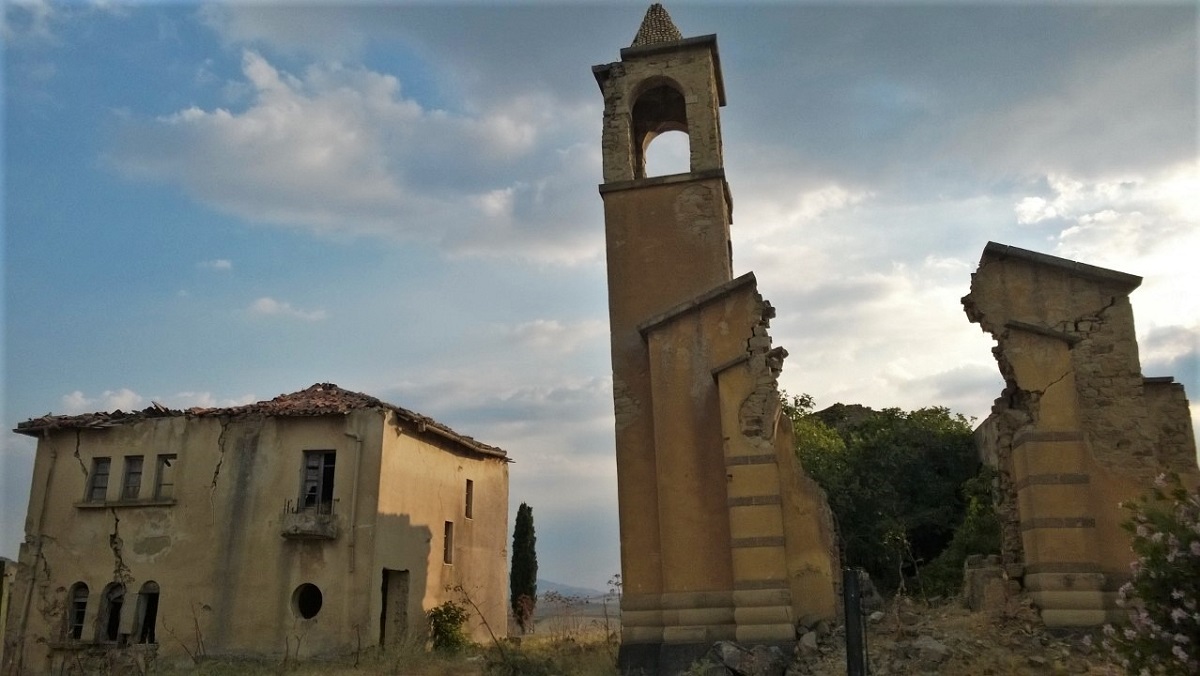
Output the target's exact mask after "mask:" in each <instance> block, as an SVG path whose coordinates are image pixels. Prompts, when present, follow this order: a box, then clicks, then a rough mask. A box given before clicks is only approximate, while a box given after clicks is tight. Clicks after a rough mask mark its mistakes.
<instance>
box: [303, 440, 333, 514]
mask: <svg viewBox="0 0 1200 676" xmlns="http://www.w3.org/2000/svg"><path fill="white" fill-rule="evenodd" d="M333 460H334V452H333V451H305V452H304V479H303V483H302V484H301V485H300V507H301V508H302V509H311V510H315V511H317V512H318V513H320V514H332V513H333Z"/></svg>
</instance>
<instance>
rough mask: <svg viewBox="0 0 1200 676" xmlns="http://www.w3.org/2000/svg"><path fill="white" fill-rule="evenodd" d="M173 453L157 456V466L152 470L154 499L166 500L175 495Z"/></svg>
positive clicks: (174, 456)
mask: <svg viewBox="0 0 1200 676" xmlns="http://www.w3.org/2000/svg"><path fill="white" fill-rule="evenodd" d="M176 457H177V456H176V455H175V454H174V453H165V454H162V455H160V456H158V463H157V464H158V467H157V468H156V469H155V471H154V499H155V500H167V499H170V498H173V497H175V462H176V460H175V458H176Z"/></svg>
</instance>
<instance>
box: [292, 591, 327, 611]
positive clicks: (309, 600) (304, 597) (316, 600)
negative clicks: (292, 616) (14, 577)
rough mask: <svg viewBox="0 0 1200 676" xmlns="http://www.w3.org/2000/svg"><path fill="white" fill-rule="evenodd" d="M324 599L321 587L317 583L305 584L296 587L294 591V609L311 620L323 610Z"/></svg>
mask: <svg viewBox="0 0 1200 676" xmlns="http://www.w3.org/2000/svg"><path fill="white" fill-rule="evenodd" d="M323 600H324V599H323V598H322V596H321V589H320V588H319V587H317V585H315V584H309V583H307V582H305V583H304V584H302V585H300V586H299V587H296V591H294V592H292V609H293V610H295V611H296V614H297V615H299V616H300V617H303V618H304V619H306V620H311V619H312V618H314V617H316V616H317V613H319V612H321V602H322V601H323Z"/></svg>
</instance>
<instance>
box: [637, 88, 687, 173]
mask: <svg viewBox="0 0 1200 676" xmlns="http://www.w3.org/2000/svg"><path fill="white" fill-rule="evenodd" d="M647 84H648V86H646V88H645V90H644V91H643V92H642V93H641V94H639V95H638V97H637V100H636V101H635V102H634V104H633V112H632V119H633V177H634V178H646V177H647V176H648V174H647V171H646V156H647V151H648V150H649V148H650V144H651V143H653V142H654V140H655V139H656V138H658V137H659V136H661V135H663V134H666V133H667V132H683V134H685V135H687V134H688V120H687V102H686V101H685V100H684V97H683V93H682V92H680V91H679V88H678V87H677V86H676V85H675V84H674V83H673V82H670V81H669V80H666V79H665V78H664V79H662V80H658V81H655V82H650V83H647ZM670 136H675V135H674V134H672V135H670ZM677 144H678V142H676V143H675V144H672V143H667V144H661V143H660V144H659V146H662V149H664V150H667V148H666V147H667V146H673V145H677ZM690 145H691V138H690V136H689V137H688V148H689V149H688V152H687V155H688V157H689V160H688V162H687V164H686V165H685V166H684V168H683V170H682V171H672V170H671V169H675V168H678V167H677V164H678V163H677V162H675V161H671V162H669V163H667V164H666V166H667V167H669V168H667V169H666V170H665V173H683V172H685V171H690V170H691V165H690V156H691V150H690ZM659 146H656V154H657V151H658V150H659V149H660V148H659ZM667 154H670V155H678V154H679V153H678V150H675V152H671V151H670V150H667ZM656 165H657V163H656Z"/></svg>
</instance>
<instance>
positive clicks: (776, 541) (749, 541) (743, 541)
mask: <svg viewBox="0 0 1200 676" xmlns="http://www.w3.org/2000/svg"><path fill="white" fill-rule="evenodd" d="M783 544H784V543H783V537H782V536H778V537H757V538H733V539H732V540H730V542H729V546H730V547H732V548H734V549H746V548H750V547H782V546H783Z"/></svg>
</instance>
